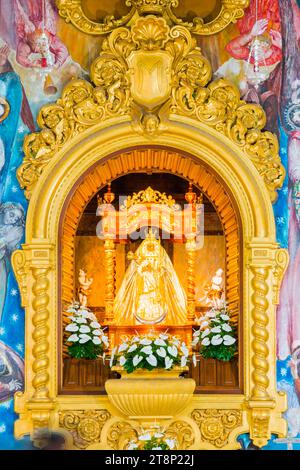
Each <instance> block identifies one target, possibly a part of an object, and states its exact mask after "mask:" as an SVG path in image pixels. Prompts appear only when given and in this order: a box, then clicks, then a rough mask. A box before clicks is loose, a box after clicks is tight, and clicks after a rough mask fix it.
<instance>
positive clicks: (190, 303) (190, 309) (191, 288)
mask: <svg viewBox="0 0 300 470" xmlns="http://www.w3.org/2000/svg"><path fill="white" fill-rule="evenodd" d="M185 248H186V252H187V320H188V322H190V323H193V321H194V318H195V308H196V300H195V294H196V290H195V287H196V281H195V260H196V242H195V238H194V237H193V238H191V239H189V240H188V241H187V242H186V245H185Z"/></svg>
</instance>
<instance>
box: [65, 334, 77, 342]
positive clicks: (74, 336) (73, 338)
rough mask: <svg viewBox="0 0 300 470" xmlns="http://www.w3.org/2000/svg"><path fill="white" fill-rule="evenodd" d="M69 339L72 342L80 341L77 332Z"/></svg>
mask: <svg viewBox="0 0 300 470" xmlns="http://www.w3.org/2000/svg"><path fill="white" fill-rule="evenodd" d="M68 341H71V343H77V341H79V336H77V335H76V334H74V335H71V336H69V338H68Z"/></svg>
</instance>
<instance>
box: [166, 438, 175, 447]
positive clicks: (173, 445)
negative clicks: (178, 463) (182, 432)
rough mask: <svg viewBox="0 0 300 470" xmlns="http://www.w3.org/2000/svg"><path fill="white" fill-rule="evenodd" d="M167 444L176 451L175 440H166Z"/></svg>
mask: <svg viewBox="0 0 300 470" xmlns="http://www.w3.org/2000/svg"><path fill="white" fill-rule="evenodd" d="M165 443H166V444H167V446H169V447H170V449H171V450H172V449H174V447H175V440H174V439H165Z"/></svg>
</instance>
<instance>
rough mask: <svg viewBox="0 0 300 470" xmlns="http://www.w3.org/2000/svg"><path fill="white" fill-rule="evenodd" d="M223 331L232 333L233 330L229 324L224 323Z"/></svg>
mask: <svg viewBox="0 0 300 470" xmlns="http://www.w3.org/2000/svg"><path fill="white" fill-rule="evenodd" d="M222 330H224V331H231V330H232V328H231V326H230V325H228V324H227V323H224V325H222Z"/></svg>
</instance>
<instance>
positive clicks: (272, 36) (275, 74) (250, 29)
mask: <svg viewBox="0 0 300 470" xmlns="http://www.w3.org/2000/svg"><path fill="white" fill-rule="evenodd" d="M258 10H259V11H258V16H257V18H256V13H255V9H254V2H251V3H250V6H249V8H248V9H247V10H246V13H245V16H244V17H243V18H242V19H241V20H239V21H238V22H237V25H238V29H239V35H238V36H237V37H235V38H233V39H232V40H231V41H230V42H229V43H228V44H227V45H226V46H225V49H226V51H227V52H228V53H229V54H230V56H231V58H230V59H229V60H227V61H226V62H225V63H224V64H222V65H221V66H220V67H219V69H218V70H217V71H216V74H215V75H216V77H224V78H227V79H228V80H230V81H231V82H233V83H234V84H235V85H236V86H237V87H238V88H239V90H240V92H241V96H242V98H243V99H244V100H246V101H248V102H252V103H256V104H261V106H262V107H263V108H264V110H265V112H266V115H267V123H266V126H265V128H266V130H269V131H271V132H275V133H278V125H277V117H278V98H279V93H280V84H281V61H282V36H281V31H280V15H279V8H278V1H277V0H262V1H261V2H260V3H259V8H258ZM254 42H256V44H259V48H258V49H257V51H258V52H259V57H258V66H259V70H260V72H261V73H262V76H263V77H264V79H263V80H262V82H261V83H260V84H259V85H258V86H256V84H255V83H252V81H251V77H252V76H253V71H254V56H253V54H252V55H251V57H250V58H249V55H250V51H251V49H252V47H253V46H254Z"/></svg>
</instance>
